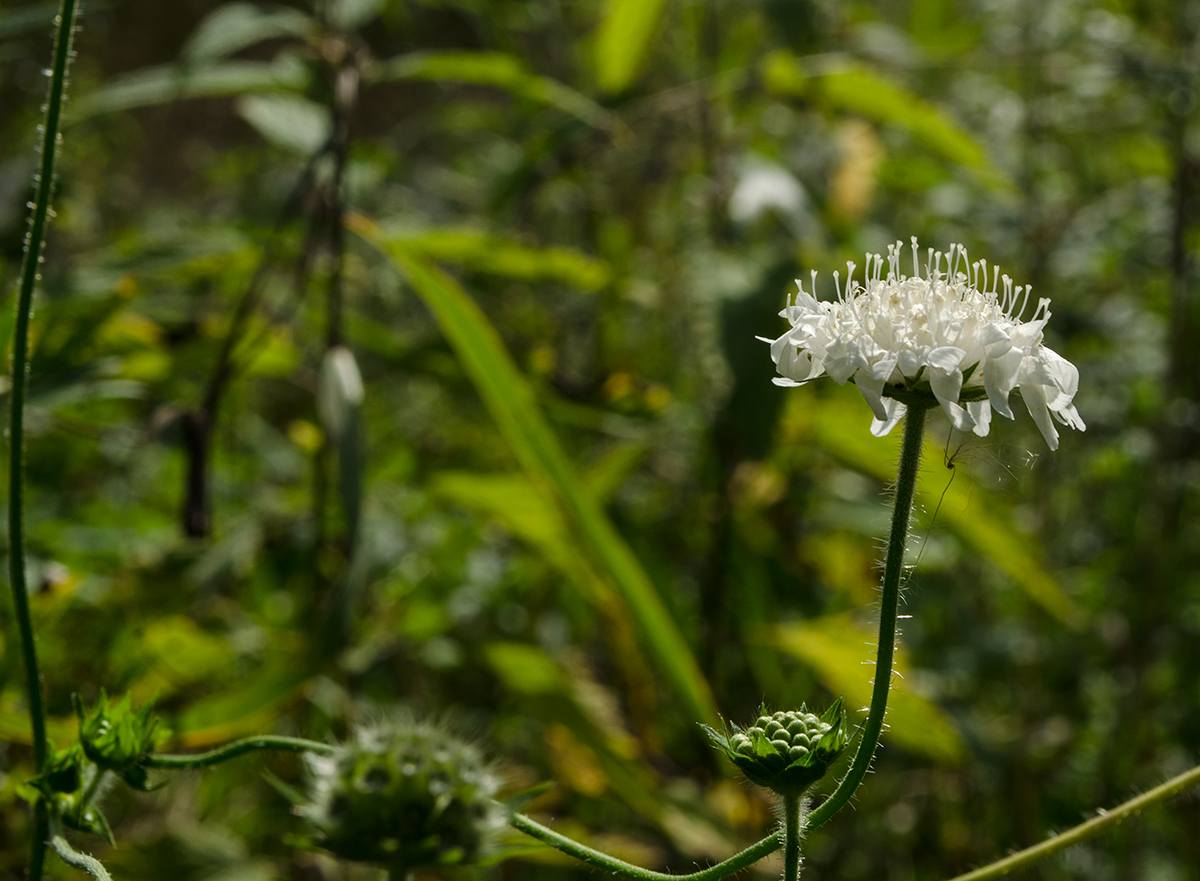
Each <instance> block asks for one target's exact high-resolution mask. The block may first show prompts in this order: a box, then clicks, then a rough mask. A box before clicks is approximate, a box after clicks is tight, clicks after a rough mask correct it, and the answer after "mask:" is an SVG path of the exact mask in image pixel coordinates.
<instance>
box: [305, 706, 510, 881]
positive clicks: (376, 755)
mask: <svg viewBox="0 0 1200 881" xmlns="http://www.w3.org/2000/svg"><path fill="white" fill-rule="evenodd" d="M309 768H310V772H311V773H310V787H309V789H310V801H309V803H308V804H306V805H304V806H302V807H301V808H300V809H299V810H300V813H301V814H303V815H304V816H305V817H307V818H308V819H309V821H310V822H311V823H312V824H313V826H314V827H315V828H316V830H317V832H318V838H317V843H318V844H319V845H320V846H321V847H322V848H324V849H325V850H327V851H329V852H330V853H332V854H334V855H336V856H339V857H343V858H345V859H349V860H359V861H364V862H372V863H375V864H377V865H381V866H384V867H386V868H387V869H388V870H389V871H391V872H392V873H393V874H399V875H403V874H405V873H407V872H408V871H409V870H411V869H414V868H419V867H422V866H448V865H460V864H469V863H472V862H475V861H476V860H478V859H479V858H480V857H481V856H484V855H486V854H487V853H488V852H490V851H491V850H492V849H493V845H494V839H495V837H496V834H497V833H498V831H499V830H500V829H501V828H502V827H503V825H504V814H503V809H502V808H501V806H500V805H499V804H498V803H497V802H496V801H495V795H496V792H497V790H498V789H499V786H500V783H499V780H498V778H497V777H496V776H495V774H493V773H492V771H491V769H490V768H489V766H488V765H487V764H486V763H485V762H484V760H483V758H482V756H481V755H480V753H479V751H478V750H477V749H475V747H473V746H471V745H470V744H467V743H464V742H463V741H461V740H459V739H458V738H456V737H454V736H453V735H452V734H449V733H448V732H447V731H446V730H445V729H444V728H443V727H441V726H439V725H434V724H431V723H426V722H415V721H411V720H401V721H391V722H387V723H383V724H379V725H375V726H372V727H368V728H364V729H362V730H360V731H359V732H358V734H357V736H356V737H355V739H354V740H353V741H352V742H351V743H348V744H345V745H343V746H341V747H339V748H338V749H337V750H336V751H335V752H334V753H333V754H332V755H329V756H312V757H310V759H309Z"/></svg>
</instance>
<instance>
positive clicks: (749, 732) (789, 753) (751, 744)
mask: <svg viewBox="0 0 1200 881" xmlns="http://www.w3.org/2000/svg"><path fill="white" fill-rule="evenodd" d="M761 712H762V715H760V716H759V717H758V719H757V720H756V721H755V722H754V724H753V725H751V726H750V727H748V728H739V727H738V726H737V725H730V726H729V730H727V731H723V732H721V731H716V730H714V729H712V728H708V727H707V726H706V727H705V731H706V732H707V734H708V736H709V739H710V740H712V742H713V744H714V745H715V746H716V747H717V749H719V750H721V752H723V753H725V755H726V756H728V757H729V759H730V760H731V761H732V762H733V763H734V764H735V765H737V766H738V769H739V770H741V772H742V773H743V774H745V775H746V777H747V778H748V779H749V780H750V781H751V782H753V783H757V784H758V785H759V786H765V787H767V788H768V789H770V790H773V791H774V792H777V793H779V794H780V795H784V796H792V795H799V794H800V793H802V792H804V790H806V789H807V788H808V787H809V786H811V785H812V784H814V783H816V782H817V781H818V780H820V779H821V778H822V777H824V776H825V772H826V771H828V770H829V766H830V765H831V764H833V763H834V762H835V761H836V760H837V758H838V756H840V755H841V754H842V750H844V749H845V748H846V744H847V743H848V742H849V740H850V732H849V730H848V728H847V726H846V717H845V712H844V711H843V709H842V701H841V698H839V699H838V700H837V701H835V702H834V704H833V705H832V706H831V707H830V708H829V709H828V710H826V711H825V713H824V715H822V716H821V717H820V718H818V717H817V716H815V715H813V714H812V713H809V712H808V711H807V710H806V708H805V707H804V706H801V707H800V709H799V710H781V711H779V712H777V713H767V711H766V709H765V708H764V709H763V710H762V711H761Z"/></svg>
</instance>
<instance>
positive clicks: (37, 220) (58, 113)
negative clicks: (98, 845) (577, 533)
mask: <svg viewBox="0 0 1200 881" xmlns="http://www.w3.org/2000/svg"><path fill="white" fill-rule="evenodd" d="M75 11H76V0H62V5H61V6H60V7H59V10H58V20H57V21H58V30H57V34H56V36H55V40H54V62H53V64H52V65H51V73H50V92H49V95H48V97H47V99H46V120H45V122H44V123H43V126H42V144H41V147H42V161H41V166H40V168H39V169H38V176H37V179H36V182H35V187H36V194H35V196H34V201H33V214H32V216H31V217H30V219H29V233H28V234H27V235H26V237H25V256H24V259H23V262H22V264H21V280H20V283H19V287H18V292H17V314H16V326H15V330H14V334H13V358H12V410H11V421H10V423H9V440H10V443H11V452H10V455H9V469H8V537H9V551H8V560H9V583H10V585H11V587H12V594H13V612H14V614H15V616H16V619H17V629H18V630H19V631H20V634H21V651H22V654H23V656H24V661H25V677H26V692H27V694H28V700H29V721H30V728H31V730H32V733H33V754H34V760H35V762H36V763H37V769H38V771H39V773H40V772H41V771H42V770H43V769H44V768H45V765H46V753H47V743H46V708H45V706H44V705H43V703H42V677H41V672H40V670H39V669H38V659H37V646H36V644H35V643H34V637H33V619H32V618H31V617H30V614H29V589H28V586H27V585H26V583H25V493H24V477H25V473H24V471H25V463H24V457H25V390H26V386H27V384H28V375H27V374H28V370H29V316H30V312H31V311H32V308H33V289H34V287H35V286H36V284H37V280H38V278H39V276H40V273H39V268H40V267H41V265H42V249H43V247H44V245H45V243H46V224H47V222H48V220H49V217H50V199H51V198H52V196H53V195H54V161H55V159H56V158H57V156H58V124H59V120H60V119H61V117H62V104H63V93H64V91H65V89H66V84H67V65H68V63H69V62H70V60H71V39H72V36H73V34H74V31H75ZM46 823H47V820H46V810H45V807H44V805H39V807H38V809H37V810H36V812H35V820H34V827H35V834H34V839H33V842H32V853H31V854H30V859H29V879H30V881H40V879H41V876H42V866H43V863H44V855H45V847H46V831H47V826H46Z"/></svg>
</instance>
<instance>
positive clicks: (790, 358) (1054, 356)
mask: <svg viewBox="0 0 1200 881" xmlns="http://www.w3.org/2000/svg"><path fill="white" fill-rule="evenodd" d="M903 256H904V255H903V247H902V245H901V243H900V242H897V243H896V244H894V245H889V246H888V254H887V275H886V276H885V275H884V274H883V269H884V258H883V257H882V256H881V255H879V254H867V255H866V264H867V265H866V274H865V275H866V283H865V286H864V285H862V284H859V282H857V281H856V280H855V279H854V271H855V268H856V267H855V264H853V263H849V264H847V278H846V283H845V285H842V284H841V281H840V276H839V274H838V273H837V272H835V273H834V274H833V276H834V286H835V288H836V290H837V299H836V300H832V301H820V300H817V299H816V297H815V293H816V281H817V273H816V272H813V274H812V285H813V292H812V293H809V292H807V291H805V290H804V285H803V283H802V282H797V284H798V285H799V288H800V291H799V293H798V294H797V296H796V298H795V300H794V301H793V300H792V299H791V298H790V297H789V298H788V306H787V308H786V309H784V310H783V311H782V312H780V313H779V314H780V315H781V316H782V317H784V318H786V319H787V320H788V322H789V323H790V324H791V326H792V327H791V330H789V331H788V332H787V333H785V334H784V335H783V336H781V337H779V339H776V340H769V339H765V338H764V339H763V342H769V343H770V344H771V358H772V359H773V360H774V361H775V365H776V367H777V368H778V370H779V373H780V374H781V375H780V376H778V377H776V378H775V384H776V385H782V386H796V385H801V384H803V383H806V382H808V381H809V380H812V379H816V378H817V377H819V376H821V375H822V374H826V375H828V376H831V377H833V379H834V381H835V382H837V383H839V384H841V385H844V384H845V383H846V382H847V381H851V382H853V383H854V384H855V386H857V387H858V390H859V391H860V392H861V393H862V396H863V397H864V398H865V399H866V401H867V403H868V404H869V405H870V406H871V410H872V411H873V412H874V414H875V420H874V422H873V423H872V424H871V433H872V434H874V435H876V436H877V437H879V436H882V435H885V434H887V433H888V432H889V431H891V430H892V428H894V427H895V425H896V423H898V422H899V421H900V418H901V417H902V416H903V415H904V412H905V409H906V408H907V407H909V406H917V407H929V406H935V405H941V408H942V409H943V410H944V411H945V413H946V416H947V417H948V418H949V420H950V423H951V424H952V425H953V426H954V427H955V428H957V429H958V430H960V431H974V432H975V433H976V434H978V435H986V434H987V433H988V428H989V426H990V425H991V420H992V410H993V409H994V410H996V412H998V413H1000V414H1001V415H1003V416H1006V417H1007V418H1009V419H1012V418H1013V413H1012V410H1011V409H1010V407H1009V395H1010V394H1011V393H1012V392H1013V391H1014V390H1017V391H1019V394H1020V396H1021V398H1023V399H1024V401H1025V406H1026V407H1027V408H1028V409H1029V414H1030V415H1031V416H1032V417H1033V421H1034V422H1036V423H1037V426H1038V428H1039V429H1041V432H1042V435H1043V436H1044V437H1045V438H1046V443H1048V444H1049V445H1050V449H1052V450H1056V449H1058V431H1057V430H1056V429H1055V427H1054V421H1053V420H1052V419H1051V416H1053V417H1054V418H1055V419H1057V420H1058V421H1059V422H1061V423H1063V424H1064V425H1069V426H1071V427H1072V428H1077V429H1079V430H1080V431H1083V430H1084V429H1085V426H1084V424H1083V420H1082V419H1081V418H1080V417H1079V413H1078V412H1077V411H1076V409H1075V406H1074V403H1073V399H1074V397H1075V392H1076V390H1077V388H1078V386H1079V371H1078V370H1077V369H1076V368H1075V365H1073V364H1072V363H1071V362H1070V361H1068V360H1067V359H1065V358H1063V357H1062V356H1061V355H1059V354H1058V353H1057V352H1055V351H1054V350H1053V349H1050V348H1048V347H1047V346H1044V345H1042V338H1043V333H1042V332H1043V330H1044V328H1045V327H1046V322H1048V321H1049V320H1050V300H1049V299H1044V298H1043V299H1040V300H1038V301H1037V303H1036V305H1035V307H1034V310H1033V316H1032V317H1031V318H1030V319H1029V320H1028V321H1024V320H1022V317H1023V315H1024V313H1025V310H1026V308H1027V306H1028V304H1029V300H1030V286H1029V285H1024V286H1022V285H1016V286H1015V287H1014V286H1013V281H1012V279H1011V278H1009V277H1008V276H1007V275H1001V274H1000V268H999V267H998V266H993V267H990V274H991V278H990V285H989V267H988V264H987V261H985V260H979V261H976V262H974V263H972V262H971V261H970V259H969V258H968V256H967V250H966V248H964V247H963V246H962V245H951V246H950V249H949V252H947V253H942V252H941V251H934V250H933V249H932V248H930V249H928V250H927V251H926V254H925V266H924V272H923V273H922V271H921V266H920V258H921V254H920V251H919V249H918V246H917V240H916V238H915V237H914V238H913V240H912V258H913V275H912V276H911V277H910V276H907V275H904V274H903V273H902V271H901V260H902V258H903Z"/></svg>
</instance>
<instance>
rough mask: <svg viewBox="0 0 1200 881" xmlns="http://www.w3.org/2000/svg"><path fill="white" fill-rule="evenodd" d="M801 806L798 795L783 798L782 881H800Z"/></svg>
mask: <svg viewBox="0 0 1200 881" xmlns="http://www.w3.org/2000/svg"><path fill="white" fill-rule="evenodd" d="M802 816H803V805H802V803H801V800H800V796H798V795H785V796H784V797H783V881H800V838H801V818H802Z"/></svg>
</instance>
